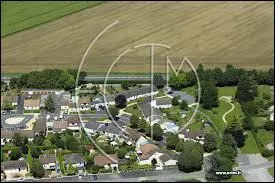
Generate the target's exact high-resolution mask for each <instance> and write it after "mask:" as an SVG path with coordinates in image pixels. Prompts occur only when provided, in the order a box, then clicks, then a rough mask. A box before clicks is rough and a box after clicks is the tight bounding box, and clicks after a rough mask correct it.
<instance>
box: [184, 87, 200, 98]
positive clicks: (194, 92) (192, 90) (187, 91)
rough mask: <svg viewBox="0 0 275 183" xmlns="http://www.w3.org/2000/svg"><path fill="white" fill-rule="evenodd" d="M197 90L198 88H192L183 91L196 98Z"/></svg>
mask: <svg viewBox="0 0 275 183" xmlns="http://www.w3.org/2000/svg"><path fill="white" fill-rule="evenodd" d="M196 89H197V86H192V87H187V88H183V89H182V90H181V91H183V92H186V93H187V94H189V95H192V96H194V97H195V96H196V95H197V91H196Z"/></svg>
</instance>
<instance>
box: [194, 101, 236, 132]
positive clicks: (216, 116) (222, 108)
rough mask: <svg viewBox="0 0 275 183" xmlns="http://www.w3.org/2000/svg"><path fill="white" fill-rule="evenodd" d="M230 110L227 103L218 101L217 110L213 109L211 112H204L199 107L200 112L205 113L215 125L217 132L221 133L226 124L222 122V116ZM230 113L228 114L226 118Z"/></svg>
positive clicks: (204, 110)
mask: <svg viewBox="0 0 275 183" xmlns="http://www.w3.org/2000/svg"><path fill="white" fill-rule="evenodd" d="M230 108H231V105H230V104H229V103H228V102H225V101H223V100H220V105H219V107H217V108H213V109H212V110H206V109H203V108H201V107H200V109H199V110H200V111H202V112H203V113H205V114H206V115H208V116H209V117H210V119H211V120H212V121H213V122H214V123H215V124H216V126H217V128H218V130H219V131H220V132H223V131H224V129H225V128H226V125H227V124H226V123H225V122H224V121H223V120H222V116H223V114H224V113H225V112H226V111H228V110H229V109H230ZM229 115H230V113H229V114H228V116H229Z"/></svg>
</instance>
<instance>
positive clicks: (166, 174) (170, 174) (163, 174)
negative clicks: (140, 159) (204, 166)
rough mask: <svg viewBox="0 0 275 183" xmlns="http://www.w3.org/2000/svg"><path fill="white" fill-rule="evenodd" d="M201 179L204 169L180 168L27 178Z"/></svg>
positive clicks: (80, 180) (82, 179)
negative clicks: (180, 169)
mask: <svg viewBox="0 0 275 183" xmlns="http://www.w3.org/2000/svg"><path fill="white" fill-rule="evenodd" d="M191 178H193V179H200V180H204V171H199V172H192V173H184V172H181V171H179V170H178V169H168V170H161V171H158V170H153V171H148V170H147V171H137V172H128V173H119V174H118V173H116V174H100V175H98V176H97V180H94V176H93V175H86V176H82V178H81V179H80V178H79V177H78V176H70V177H61V178H52V179H39V180H33V179H26V180H25V181H28V182H33V181H34V182H88V181H89V182H90V181H93V182H141V181H142V180H157V181H159V182H175V181H179V180H183V179H191Z"/></svg>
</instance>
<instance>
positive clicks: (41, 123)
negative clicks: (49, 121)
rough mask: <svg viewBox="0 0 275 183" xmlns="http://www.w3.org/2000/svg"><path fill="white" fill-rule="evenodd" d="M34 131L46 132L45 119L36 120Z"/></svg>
mask: <svg viewBox="0 0 275 183" xmlns="http://www.w3.org/2000/svg"><path fill="white" fill-rule="evenodd" d="M34 131H35V132H37V133H40V132H43V133H45V132H46V118H38V119H37V121H36V123H35V127H34Z"/></svg>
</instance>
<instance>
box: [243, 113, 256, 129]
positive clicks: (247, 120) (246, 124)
mask: <svg viewBox="0 0 275 183" xmlns="http://www.w3.org/2000/svg"><path fill="white" fill-rule="evenodd" d="M242 127H243V128H244V129H245V130H252V129H253V128H254V123H253V120H252V119H251V117H250V116H245V117H244V118H243V119H242Z"/></svg>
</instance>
